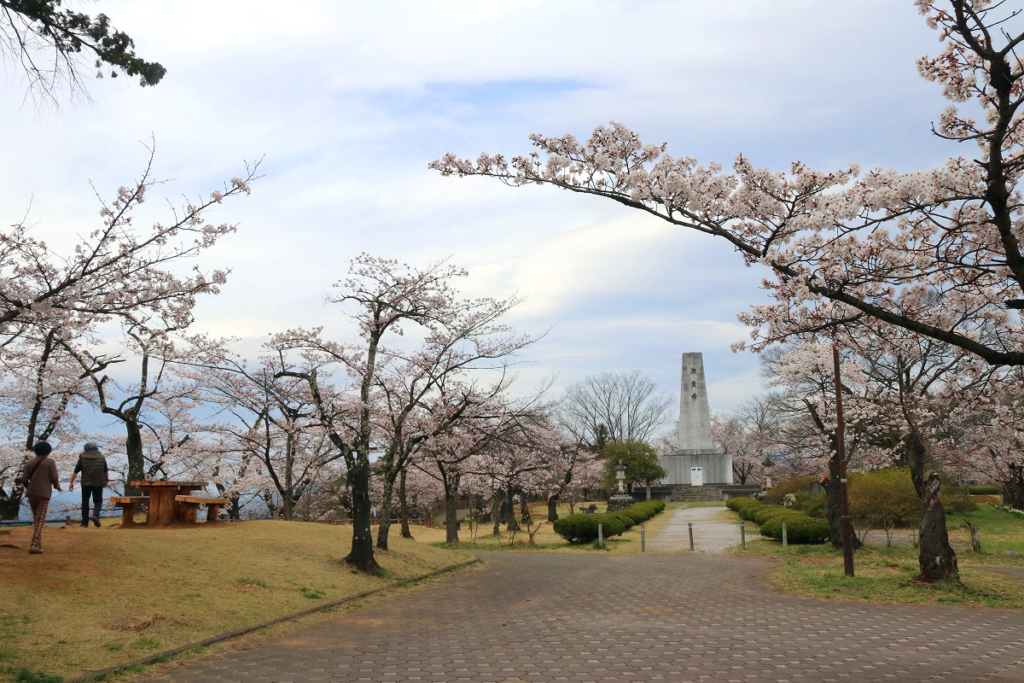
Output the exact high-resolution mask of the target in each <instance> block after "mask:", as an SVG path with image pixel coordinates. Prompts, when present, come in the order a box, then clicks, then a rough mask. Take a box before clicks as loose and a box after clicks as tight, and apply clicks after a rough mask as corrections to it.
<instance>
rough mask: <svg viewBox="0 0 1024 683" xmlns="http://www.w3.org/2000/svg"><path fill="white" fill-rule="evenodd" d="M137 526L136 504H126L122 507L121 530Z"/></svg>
mask: <svg viewBox="0 0 1024 683" xmlns="http://www.w3.org/2000/svg"><path fill="white" fill-rule="evenodd" d="M126 526H135V503H125V504H124V505H122V506H121V528H122V529H123V528H124V527H126Z"/></svg>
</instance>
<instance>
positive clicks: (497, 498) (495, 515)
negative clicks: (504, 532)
mask: <svg viewBox="0 0 1024 683" xmlns="http://www.w3.org/2000/svg"><path fill="white" fill-rule="evenodd" d="M504 504H505V501H504V495H503V494H502V492H501V491H495V492H494V495H493V496H492V497H491V521H492V522H493V523H494V529H493V533H494V535H495V536H498V535H500V534H501V509H502V508H503V507H504Z"/></svg>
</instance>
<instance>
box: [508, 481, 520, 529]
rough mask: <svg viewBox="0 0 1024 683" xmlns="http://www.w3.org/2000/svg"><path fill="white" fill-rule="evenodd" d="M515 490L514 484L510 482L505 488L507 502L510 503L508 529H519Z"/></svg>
mask: <svg viewBox="0 0 1024 683" xmlns="http://www.w3.org/2000/svg"><path fill="white" fill-rule="evenodd" d="M514 495H515V490H514V489H513V488H512V485H511V484H509V485H508V487H507V488H506V490H505V503H506V504H507V505H508V526H506V527H505V529H507V530H508V531H518V530H519V522H518V521H517V520H516V503H515V500H513V497H514Z"/></svg>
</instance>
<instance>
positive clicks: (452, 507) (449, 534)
mask: <svg viewBox="0 0 1024 683" xmlns="http://www.w3.org/2000/svg"><path fill="white" fill-rule="evenodd" d="M444 542H445V543H458V542H459V517H458V501H457V500H456V498H455V494H454V493H449V492H448V491H445V496H444Z"/></svg>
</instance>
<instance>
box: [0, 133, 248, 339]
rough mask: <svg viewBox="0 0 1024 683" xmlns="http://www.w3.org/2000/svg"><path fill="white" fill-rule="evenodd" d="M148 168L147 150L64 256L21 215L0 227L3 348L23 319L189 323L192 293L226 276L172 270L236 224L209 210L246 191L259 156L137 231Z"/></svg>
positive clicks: (66, 323) (33, 322)
mask: <svg viewBox="0 0 1024 683" xmlns="http://www.w3.org/2000/svg"><path fill="white" fill-rule="evenodd" d="M152 165H153V154H152V152H151V153H150V158H149V162H148V163H147V165H146V168H145V170H144V171H143V173H142V175H141V176H140V177H139V178H138V179H137V180H136V181H135V182H133V183H132V184H131V185H129V186H124V187H121V188H119V189H118V191H117V197H116V198H115V199H114V200H113V201H112V202H106V201H104V200H102V199H100V205H101V208H100V216H101V218H102V222H101V224H100V226H99V227H97V228H96V229H95V230H93V231H92V232H90V233H88V234H87V235H85V236H84V237H82V238H81V239H80V240H79V241H78V243H77V244H76V245H75V246H74V248H73V249H72V250H71V252H70V253H69V254H65V255H61V254H57V253H55V252H54V251H53V250H51V248H50V247H49V246H48V245H47V244H46V243H45V242H43V241H42V240H40V239H37V238H35V237H33V236H32V226H31V225H29V224H28V223H27V222H26V221H25V220H24V219H23V220H22V221H19V222H16V223H14V225H13V226H12V227H11V228H10V229H9V230H7V231H5V232H0V342H3V343H4V344H5V345H6V343H8V342H9V341H10V340H11V339H12V338H15V337H17V336H19V335H21V334H23V333H24V332H25V331H26V330H27V329H28V328H29V326H37V327H38V329H55V328H56V329H61V330H62V331H65V335H66V336H67V335H68V333H67V332H66V331H67V330H68V329H69V328H71V329H76V330H83V329H88V328H91V327H93V326H95V325H96V324H98V323H101V322H104V321H107V320H111V319H115V318H116V319H120V320H122V321H124V322H125V324H127V325H131V324H136V323H140V322H142V321H146V320H152V319H160V320H163V321H164V322H165V323H166V324H167V325H168V326H170V327H174V328H177V329H185V328H187V327H188V325H189V324H191V322H192V310H193V308H194V306H195V297H196V296H197V295H199V294H215V293H217V291H218V290H219V287H220V286H221V285H222V284H224V282H225V280H226V277H227V273H226V272H225V271H223V270H214V271H212V272H210V273H204V272H202V271H201V270H199V269H198V267H195V268H193V270H192V272H191V274H189V275H187V276H181V275H178V274H176V273H175V272H174V271H176V270H180V264H182V263H183V262H185V261H189V260H192V259H194V258H195V257H197V256H199V255H200V254H201V253H202V252H203V251H205V250H206V249H208V248H210V247H212V246H213V245H214V244H215V243H216V242H217V241H218V240H219V239H220V238H221V237H223V236H224V235H227V234H229V233H232V232H234V231H235V226H233V225H229V224H219V225H214V224H211V223H208V222H207V221H206V218H205V215H206V214H207V213H208V212H209V210H210V209H211V207H213V206H214V205H216V204H220V203H221V202H223V201H224V200H225V199H228V198H231V197H235V196H238V195H240V194H248V193H249V192H250V189H249V183H250V182H252V181H253V180H254V179H256V177H257V175H256V173H257V169H258V167H259V163H256V164H254V165H252V166H247V171H246V174H245V176H244V177H239V178H232V179H231V181H230V184H227V185H225V186H224V187H223V189H222V190H219V191H214V192H212V193H211V194H210V196H209V198H208V199H199V200H196V201H186V203H185V205H184V206H183V207H181V208H179V209H177V210H175V211H174V212H173V214H172V219H171V220H170V221H169V222H167V223H157V224H155V225H153V226H152V227H150V228H149V229H139V228H138V227H137V226H136V224H135V222H134V220H133V218H134V217H133V212H134V211H135V210H137V209H138V208H139V207H140V206H141V205H142V204H143V203H144V201H145V199H146V195H147V192H148V191H149V190H150V189H151V188H152V187H153V185H155V184H156V183H157V181H155V180H154V179H153V177H152Z"/></svg>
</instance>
